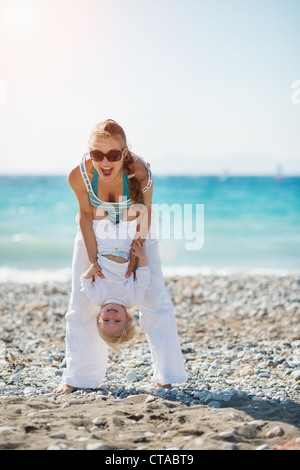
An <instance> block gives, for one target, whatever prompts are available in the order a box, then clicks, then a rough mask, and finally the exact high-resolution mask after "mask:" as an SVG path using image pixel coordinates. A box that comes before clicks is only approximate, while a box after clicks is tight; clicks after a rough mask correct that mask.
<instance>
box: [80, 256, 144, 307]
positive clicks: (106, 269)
mask: <svg viewBox="0 0 300 470" xmlns="http://www.w3.org/2000/svg"><path fill="white" fill-rule="evenodd" d="M98 263H99V265H100V267H101V269H102V273H103V274H104V276H105V278H104V279H101V278H100V277H99V276H95V281H94V282H93V280H92V278H91V279H86V278H85V277H84V275H83V274H82V275H81V277H80V281H81V291H82V292H84V293H85V294H86V295H87V296H88V297H89V299H90V300H91V301H92V302H93V303H94V304H96V305H98V306H101V305H103V304H109V303H117V304H120V305H123V306H124V307H132V306H134V305H138V304H139V303H141V302H142V300H143V299H144V296H145V292H146V290H147V288H148V286H149V284H150V269H149V267H148V266H144V267H138V268H137V269H136V279H135V280H134V277H133V274H131V275H130V277H129V278H125V274H126V273H127V270H128V265H129V262H126V263H116V262H115V261H111V260H109V259H107V258H106V257H105V256H99V257H98Z"/></svg>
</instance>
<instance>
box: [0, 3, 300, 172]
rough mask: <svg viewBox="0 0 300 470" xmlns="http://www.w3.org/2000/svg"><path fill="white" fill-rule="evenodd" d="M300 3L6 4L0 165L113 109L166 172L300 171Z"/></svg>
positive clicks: (134, 143)
mask: <svg viewBox="0 0 300 470" xmlns="http://www.w3.org/2000/svg"><path fill="white" fill-rule="evenodd" d="M299 18H300V0H184V1H182V0H181V1H179V0H75V1H74V0H0V174H12V173H13V174H67V173H68V172H69V171H70V169H71V168H72V167H74V166H75V165H76V164H78V162H79V161H80V159H81V158H82V155H83V154H84V153H85V152H86V150H87V143H88V138H89V135H90V132H91V130H92V129H93V127H94V126H95V124H96V123H98V122H100V121H102V120H104V119H106V118H112V119H114V120H116V121H118V122H119V123H120V125H121V126H122V127H123V128H124V130H125V132H126V135H127V140H128V144H129V145H130V148H131V150H132V151H133V152H134V153H136V154H138V155H140V156H141V157H143V158H144V159H145V160H146V161H147V162H149V163H150V164H151V168H152V170H153V172H154V174H158V175H172V174H175V175H179V174H192V175H196V174H199V175H206V174H218V175H219V174H223V173H224V172H228V173H229V174H233V175H234V174H236V175H267V174H268V175H273V174H275V173H276V172H277V171H279V169H281V171H282V173H283V175H300V132H299V131H300V60H299V59H300V48H299V44H300V28H299Z"/></svg>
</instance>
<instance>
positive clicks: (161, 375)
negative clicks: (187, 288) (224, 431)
mask: <svg viewBox="0 0 300 470" xmlns="http://www.w3.org/2000/svg"><path fill="white" fill-rule="evenodd" d="M153 234H154V227H153V224H152V237H151V235H150V236H149V237H148V239H147V240H146V242H145V250H146V255H147V262H148V266H149V268H150V272H151V284H150V286H149V287H148V289H147V291H146V295H145V298H144V300H143V302H142V304H140V305H138V307H139V309H140V312H141V316H140V322H141V325H142V326H143V328H144V330H145V332H146V335H147V339H148V342H149V346H150V350H151V355H152V360H153V367H154V375H153V379H154V380H155V381H156V382H157V383H160V384H169V383H180V382H185V381H186V380H187V375H186V372H185V367H184V360H183V356H182V352H181V348H180V343H179V339H178V333H177V325H176V318H175V314H174V308H173V304H172V301H171V299H170V296H169V294H168V292H167V290H166V288H165V284H164V277H163V273H162V270H161V261H160V253H159V246H158V240H157V238H156V237H155V236H153Z"/></svg>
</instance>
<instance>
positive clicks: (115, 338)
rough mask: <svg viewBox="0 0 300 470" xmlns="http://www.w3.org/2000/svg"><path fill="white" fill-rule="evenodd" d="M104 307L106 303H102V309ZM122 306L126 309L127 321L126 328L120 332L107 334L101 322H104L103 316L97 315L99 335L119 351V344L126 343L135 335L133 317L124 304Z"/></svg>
mask: <svg viewBox="0 0 300 470" xmlns="http://www.w3.org/2000/svg"><path fill="white" fill-rule="evenodd" d="M104 307H105V305H102V306H101V310H102V309H103V308H104ZM122 308H123V310H124V311H125V314H126V320H127V321H126V325H125V328H124V330H122V331H120V333H112V334H105V333H104V331H103V329H102V327H101V323H103V322H102V320H101V318H98V317H97V329H98V333H99V335H100V336H101V338H102V339H103V340H104V341H105V342H106V344H107V345H108V346H110V347H111V348H112V349H113V350H114V351H115V352H117V353H119V352H120V348H119V345H120V344H122V343H126V342H127V341H130V340H131V339H132V338H133V337H134V335H135V329H134V325H133V318H132V317H131V315H129V313H128V312H127V310H126V308H125V307H123V306H122Z"/></svg>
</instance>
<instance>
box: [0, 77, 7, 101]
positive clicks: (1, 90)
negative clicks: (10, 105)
mask: <svg viewBox="0 0 300 470" xmlns="http://www.w3.org/2000/svg"><path fill="white" fill-rule="evenodd" d="M5 103H6V93H5V83H4V81H3V80H0V104H5Z"/></svg>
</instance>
